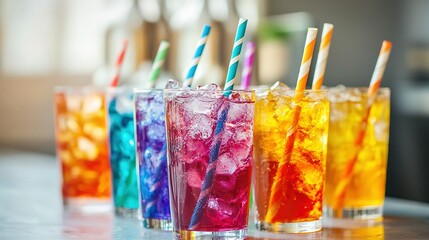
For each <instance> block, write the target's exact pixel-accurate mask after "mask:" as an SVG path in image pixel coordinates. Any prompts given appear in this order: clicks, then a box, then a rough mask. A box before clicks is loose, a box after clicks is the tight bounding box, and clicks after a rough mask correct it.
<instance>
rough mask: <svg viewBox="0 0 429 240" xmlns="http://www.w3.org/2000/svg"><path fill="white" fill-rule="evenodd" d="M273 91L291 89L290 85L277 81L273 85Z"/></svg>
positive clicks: (271, 88)
mask: <svg viewBox="0 0 429 240" xmlns="http://www.w3.org/2000/svg"><path fill="white" fill-rule="evenodd" d="M270 90H271V91H288V90H291V88H290V87H288V85H286V84H285V83H284V82H282V81H277V82H275V83H274V84H273V86H271V87H270Z"/></svg>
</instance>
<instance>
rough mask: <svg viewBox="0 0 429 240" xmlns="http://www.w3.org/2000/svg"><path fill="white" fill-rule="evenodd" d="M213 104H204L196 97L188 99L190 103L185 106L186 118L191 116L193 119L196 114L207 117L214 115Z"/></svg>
mask: <svg viewBox="0 0 429 240" xmlns="http://www.w3.org/2000/svg"><path fill="white" fill-rule="evenodd" d="M210 105H211V103H207V102H203V101H201V100H200V99H198V98H196V97H192V98H189V99H188V103H187V104H186V105H185V109H184V110H185V111H186V112H187V113H185V115H186V116H190V117H191V118H193V115H194V114H198V113H202V114H205V115H209V114H210V113H212V110H211V106H210Z"/></svg>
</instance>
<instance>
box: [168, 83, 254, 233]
mask: <svg viewBox="0 0 429 240" xmlns="http://www.w3.org/2000/svg"><path fill="white" fill-rule="evenodd" d="M164 98H165V102H166V103H165V104H166V127H167V142H168V159H169V162H168V169H169V181H170V199H171V201H170V204H171V208H172V220H173V226H174V230H175V232H176V236H178V237H179V238H184V239H186V236H189V234H190V231H193V232H192V234H193V235H195V234H196V235H195V236H214V235H216V236H244V234H245V232H246V229H247V218H248V208H249V192H250V182H251V169H252V159H253V112H254V93H253V92H252V91H233V93H232V94H231V97H229V98H226V97H225V96H223V91H221V90H218V89H213V88H212V89H211V90H194V91H193V90H165V92H164ZM226 109H227V110H226ZM222 115H223V117H225V121H224V124H223V127H222V128H218V129H216V127H217V126H219V124H218V123H219V121H221V120H219V119H221V118H222ZM216 130H218V131H219V132H217V133H215V132H216ZM217 150H218V153H217V154H213V152H217ZM213 156H214V159H213V161H211V159H212V158H213ZM209 161H210V162H211V164H209ZM208 166H209V167H208ZM211 173H213V176H212V177H213V178H212V179H211V180H208V179H210V177H208V176H210V174H211ZM201 189H203V191H201ZM197 202H199V204H197ZM191 219H192V220H191Z"/></svg>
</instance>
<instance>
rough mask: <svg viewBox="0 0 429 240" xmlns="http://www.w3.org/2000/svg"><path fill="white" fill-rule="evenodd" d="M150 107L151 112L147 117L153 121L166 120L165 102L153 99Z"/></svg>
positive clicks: (148, 112)
mask: <svg viewBox="0 0 429 240" xmlns="http://www.w3.org/2000/svg"><path fill="white" fill-rule="evenodd" d="M148 107H149V109H148V110H147V114H149V116H147V117H149V118H151V119H152V122H158V123H159V122H162V121H164V120H165V114H164V104H163V102H158V101H155V100H151V101H150V103H149V106H148Z"/></svg>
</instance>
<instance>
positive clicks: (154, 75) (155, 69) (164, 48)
mask: <svg viewBox="0 0 429 240" xmlns="http://www.w3.org/2000/svg"><path fill="white" fill-rule="evenodd" d="M169 47H170V43H168V42H167V41H161V43H160V44H159V48H158V52H157V53H156V57H155V60H153V64H152V69H151V71H150V75H149V82H150V86H151V88H154V87H155V83H156V80H158V77H159V74H160V73H161V68H162V66H163V65H164V63H165V59H166V57H167V52H168V48H169Z"/></svg>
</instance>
